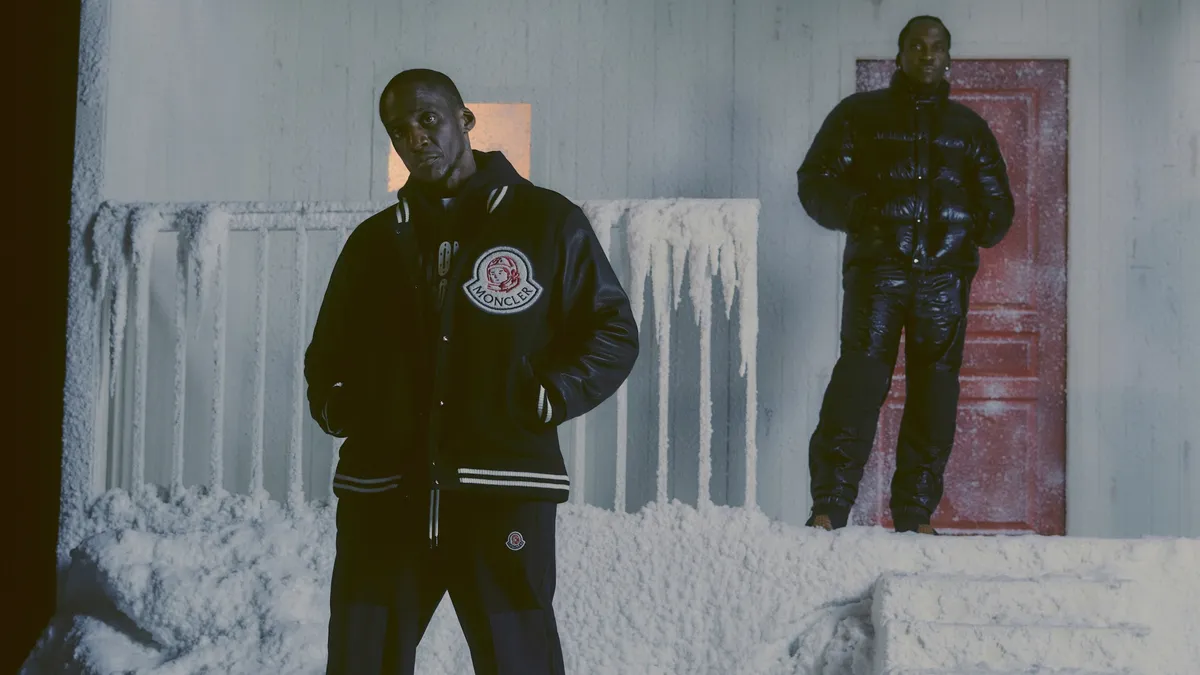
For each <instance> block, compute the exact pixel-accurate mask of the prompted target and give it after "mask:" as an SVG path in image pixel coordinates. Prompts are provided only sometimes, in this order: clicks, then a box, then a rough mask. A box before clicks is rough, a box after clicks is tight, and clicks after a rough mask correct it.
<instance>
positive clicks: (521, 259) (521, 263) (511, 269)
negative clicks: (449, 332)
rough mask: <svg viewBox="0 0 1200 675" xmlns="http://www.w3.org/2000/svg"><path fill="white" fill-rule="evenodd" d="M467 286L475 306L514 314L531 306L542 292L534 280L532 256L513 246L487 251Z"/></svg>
mask: <svg viewBox="0 0 1200 675" xmlns="http://www.w3.org/2000/svg"><path fill="white" fill-rule="evenodd" d="M463 290H464V291H466V293H467V297H468V298H470V299H471V302H473V303H475V306H477V307H479V308H480V309H482V310H483V311H485V312H488V313H491V314H513V313H516V312H520V311H522V310H525V309H528V308H529V306H530V305H532V304H533V303H534V302H536V301H537V299H538V296H540V295H541V294H542V287H541V286H539V285H538V283H537V282H536V281H534V280H533V265H531V264H530V263H529V258H528V257H527V256H526V255H525V254H524V253H522V252H520V251H518V250H517V249H515V248H513V247H511V246H497V247H496V248H493V249H489V250H487V251H484V253H483V255H481V256H479V258H478V259H477V260H476V261H475V275H474V277H473V278H472V279H471V280H470V281H468V282H467V283H465V284H463Z"/></svg>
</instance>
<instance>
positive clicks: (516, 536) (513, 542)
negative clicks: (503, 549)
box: [504, 532, 525, 551]
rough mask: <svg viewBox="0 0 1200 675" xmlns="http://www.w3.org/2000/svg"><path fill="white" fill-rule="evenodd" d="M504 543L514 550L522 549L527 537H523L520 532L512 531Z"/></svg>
mask: <svg viewBox="0 0 1200 675" xmlns="http://www.w3.org/2000/svg"><path fill="white" fill-rule="evenodd" d="M504 545H505V546H507V547H508V548H510V549H512V550H513V551H520V550H521V549H523V548H525V537H522V536H521V533H520V532H510V533H509V535H508V541H505V542H504Z"/></svg>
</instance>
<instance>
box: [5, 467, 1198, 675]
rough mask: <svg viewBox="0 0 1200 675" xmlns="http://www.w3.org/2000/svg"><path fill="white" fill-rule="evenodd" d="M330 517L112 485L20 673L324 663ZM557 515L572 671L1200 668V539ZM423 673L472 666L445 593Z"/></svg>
mask: <svg viewBox="0 0 1200 675" xmlns="http://www.w3.org/2000/svg"><path fill="white" fill-rule="evenodd" d="M332 514H333V510H332V509H331V508H330V507H329V506H327V505H316V506H312V507H304V508H302V509H300V510H297V511H289V510H287V509H286V508H285V507H283V506H280V505H279V504H278V503H275V502H270V501H257V500H254V499H252V498H249V497H244V496H231V495H221V496H209V495H207V494H205V492H204V491H202V490H193V491H188V492H186V493H185V494H183V495H182V496H181V497H180V498H178V499H173V500H164V499H163V498H161V497H159V496H157V495H153V494H147V495H146V496H144V497H140V498H137V499H133V498H131V497H130V496H129V495H128V494H127V493H125V492H122V491H113V492H110V493H108V494H107V495H105V496H103V497H102V498H100V499H99V500H98V501H97V502H96V504H95V505H94V506H93V508H92V509H91V511H90V513H89V521H88V522H89V524H90V527H91V530H90V531H91V532H92V533H93V534H91V536H89V537H88V538H87V539H85V540H84V541H83V543H82V544H81V545H80V546H79V547H78V548H77V549H76V550H75V551H74V553H73V555H72V560H71V564H70V567H69V569H68V570H67V571H66V583H65V593H64V597H63V598H61V602H60V606H61V607H60V612H59V614H58V616H57V617H56V618H55V620H54V621H53V623H52V625H51V626H50V628H49V629H48V630H47V632H46V634H45V635H44V637H43V639H42V641H41V643H40V644H39V646H38V648H37V650H35V652H34V654H33V655H32V656H31V657H30V659H29V661H28V663H27V664H26V668H25V670H24V671H23V672H26V673H31V674H32V673H89V674H91V673H95V674H101V673H105V674H107V673H153V674H156V675H159V674H167V673H172V674H174V673H180V674H182V673H211V674H216V673H247V674H249V673H255V674H258V673H320V672H323V667H324V657H325V629H326V623H327V621H328V614H329V611H328V607H327V599H328V588H329V587H328V583H329V574H330V569H331V567H332V564H333V534H334V533H333V518H332ZM560 514H561V515H560V517H559V531H560V534H559V537H560V539H559V568H558V569H559V582H558V588H559V591H558V595H557V597H556V603H555V610H556V612H557V614H558V616H559V620H560V630H561V633H562V637H563V644H564V649H565V652H566V660H567V670H568V672H570V673H585V674H595V673H621V674H655V673H664V674H665V673H671V674H675V673H679V674H687V675H693V674H696V673H719V674H722V675H726V674H759V673H762V674H789V675H791V674H795V675H800V674H823V675H835V674H836V675H869V674H873V673H887V674H891V675H899V674H900V673H906V674H917V673H919V674H922V675H930V674H934V673H939V674H944V675H950V674H951V673H957V674H959V675H966V674H968V673H1026V672H1039V673H1088V674H1099V673H1139V674H1140V673H1147V674H1149V673H1154V674H1155V675H1165V674H1178V675H1185V674H1189V675H1194V673H1195V672H1196V670H1195V668H1196V664H1197V663H1200V646H1198V645H1197V643H1196V641H1195V640H1194V639H1190V637H1194V636H1195V635H1200V574H1198V573H1197V570H1200V541H1195V540H1177V539H1143V540H1136V541H1118V540H1086V539H1063V538H1039V537H1011V538H1010V537H1004V538H983V537H979V538H952V537H942V538H935V537H922V536H919V535H896V534H892V533H889V532H886V531H884V530H880V529H864V528H851V529H848V530H845V531H842V532H840V533H837V534H831V533H826V532H822V531H815V530H809V529H805V528H797V527H792V526H788V525H784V524H780V523H777V522H771V521H770V520H768V519H767V518H766V517H765V516H764V515H762V514H761V513H758V512H754V511H750V510H746V509H741V508H726V507H712V508H707V509H704V510H701V511H697V510H696V509H694V508H692V507H690V506H685V505H682V504H679V503H672V504H666V505H651V506H649V507H647V508H645V509H643V510H642V511H640V512H638V513H635V514H620V513H614V512H610V511H605V510H600V509H598V508H594V507H589V506H576V505H564V506H563V507H562V509H561V511H560ZM1189 636H1190V637H1189ZM1039 668H1040V669H1039ZM418 672H419V673H422V674H438V675H440V674H450V673H469V672H471V668H470V659H469V656H468V654H467V650H466V646H465V643H464V641H463V639H462V634H461V632H460V630H459V628H458V625H457V623H456V621H455V619H454V614H453V610H452V608H451V607H450V605H449V601H448V600H447V601H444V602H443V604H442V606H441V607H440V608H439V610H438V612H437V614H436V615H435V617H434V619H433V623H432V625H431V626H430V629H429V632H428V633H427V634H426V636H425V640H424V642H423V643H422V645H421V648H420V652H419V658H418Z"/></svg>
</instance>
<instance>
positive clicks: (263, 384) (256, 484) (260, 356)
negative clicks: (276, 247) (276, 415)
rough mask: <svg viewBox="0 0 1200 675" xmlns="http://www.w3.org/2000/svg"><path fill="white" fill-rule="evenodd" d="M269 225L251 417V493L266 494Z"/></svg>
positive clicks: (257, 304) (261, 262)
mask: <svg viewBox="0 0 1200 675" xmlns="http://www.w3.org/2000/svg"><path fill="white" fill-rule="evenodd" d="M270 241H271V240H270V238H269V237H268V236H267V229H266V228H265V227H260V228H259V230H258V257H257V260H256V261H255V266H254V277H255V279H254V281H255V286H254V311H255V319H256V323H255V329H254V389H253V391H254V394H253V396H254V398H253V401H252V402H251V404H250V405H251V411H252V417H251V421H250V494H251V495H253V496H255V497H265V496H266V493H265V491H264V490H263V450H264V438H263V435H264V434H263V429H264V421H265V407H266V389H267V262H268V260H269V259H270Z"/></svg>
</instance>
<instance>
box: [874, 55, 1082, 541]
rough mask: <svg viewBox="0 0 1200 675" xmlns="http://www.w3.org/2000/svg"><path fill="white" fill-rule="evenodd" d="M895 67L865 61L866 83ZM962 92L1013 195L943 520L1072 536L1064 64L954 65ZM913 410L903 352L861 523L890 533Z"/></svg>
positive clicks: (968, 368)
mask: <svg viewBox="0 0 1200 675" xmlns="http://www.w3.org/2000/svg"><path fill="white" fill-rule="evenodd" d="M894 70H895V65H894V63H893V62H892V61H859V62H858V67H857V78H856V81H857V88H858V90H859V91H866V90H871V89H879V88H881V87H885V86H887V84H888V81H889V80H890V78H891V76H892V73H893V71H894ZM950 85H951V97H952V98H953V99H955V100H957V101H960V102H962V103H964V104H966V105H968V106H970V107H971V108H973V109H974V110H975V111H976V112H978V113H979V114H980V115H981V116H982V117H983V118H984V119H985V120H987V122H988V125H989V126H990V127H991V129H992V132H993V133H994V134H995V135H996V138H997V139H998V140H999V142H1000V149H1001V151H1002V152H1003V153H1004V159H1005V162H1006V163H1007V164H1008V176H1009V181H1010V183H1011V185H1012V191H1013V197H1014V198H1015V200H1016V218H1015V219H1014V221H1013V226H1012V230H1011V231H1010V232H1009V235H1008V237H1007V238H1006V239H1005V240H1004V241H1003V242H1002V243H1001V244H1000V245H999V246H997V247H995V248H993V249H986V250H983V251H981V252H980V257H981V258H982V263H981V266H980V270H979V274H978V276H977V277H976V280H975V284H974V286H973V288H972V291H971V309H970V314H969V318H968V322H967V326H968V329H967V342H966V354H965V358H964V364H963V371H962V395H961V401H960V404H959V410H958V433H957V436H956V438H955V443H954V451H953V453H952V454H951V457H950V464H949V466H948V468H947V469H946V492H945V496H944V498H943V499H942V503H941V507H940V508H939V509H938V511H937V513H936V514H935V515H934V521H933V522H934V526H935V527H937V528H938V529H939V530H942V531H945V532H948V533H953V532H956V531H957V532H983V531H988V532H1037V533H1040V534H1063V533H1064V531H1065V527H1066V493H1065V486H1066V480H1065V478H1066V342H1065V339H1066V306H1067V284H1066V279H1067V269H1066V262H1067V258H1066V242H1067V169H1066V167H1067V62H1066V61H1048V60H1036V61H1035V60H1024V61H1010V60H977V61H966V60H964V61H955V62H954V64H953V69H952V71H951V77H950ZM903 409H904V350H903V348H902V349H901V351H900V363H898V364H897V366H896V379H895V384H894V385H893V387H892V392H891V395H890V397H889V398H888V400H887V402H886V403H885V404H884V407H883V411H882V412H881V414H880V427H879V434H878V436H877V438H876V443H875V449H874V452H873V454H872V456H871V461H870V462H869V463H868V465H867V471H866V475H865V476H864V478H863V482H862V489H861V493H860V497H859V500H858V504H857V505H856V508H855V513H854V516H853V519H854V520H853V522H855V523H856V524H881V525H883V526H885V527H890V526H891V524H892V521H891V514H890V512H889V511H888V509H887V503H888V493H889V492H890V490H889V487H890V481H891V476H892V472H893V470H894V468H895V448H896V436H897V433H898V431H899V429H900V416H901V413H902V412H903Z"/></svg>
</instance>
